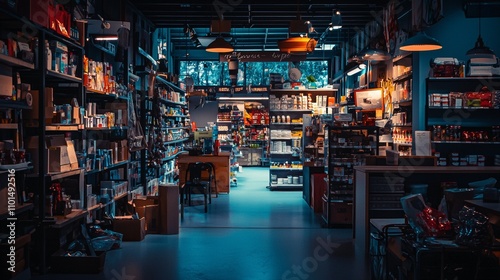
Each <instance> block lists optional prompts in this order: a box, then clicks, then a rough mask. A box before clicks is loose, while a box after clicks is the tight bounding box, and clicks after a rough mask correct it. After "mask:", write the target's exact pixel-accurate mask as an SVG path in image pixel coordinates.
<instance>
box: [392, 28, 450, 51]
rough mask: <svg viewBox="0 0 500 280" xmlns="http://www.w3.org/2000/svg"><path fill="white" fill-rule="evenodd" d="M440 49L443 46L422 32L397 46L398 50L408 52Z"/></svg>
mask: <svg viewBox="0 0 500 280" xmlns="http://www.w3.org/2000/svg"><path fill="white" fill-rule="evenodd" d="M442 48H443V46H442V45H441V44H440V43H439V42H438V40H436V39H434V38H432V37H430V36H428V35H427V34H425V33H424V32H419V33H418V34H417V35H415V36H413V37H411V38H409V39H408V40H406V41H405V42H404V43H403V44H401V46H399V49H400V50H402V51H409V52H424V51H435V50H439V49H442Z"/></svg>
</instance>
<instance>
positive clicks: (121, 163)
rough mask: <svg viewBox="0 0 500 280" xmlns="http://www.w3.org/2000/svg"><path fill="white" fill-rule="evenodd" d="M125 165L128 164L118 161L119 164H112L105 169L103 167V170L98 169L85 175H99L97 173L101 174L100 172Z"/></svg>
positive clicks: (126, 161)
mask: <svg viewBox="0 0 500 280" xmlns="http://www.w3.org/2000/svg"><path fill="white" fill-rule="evenodd" d="M127 163H129V161H128V160H124V161H120V162H118V163H115V164H112V165H110V166H106V167H104V168H103V169H100V170H97V169H95V170H90V171H87V172H85V175H90V174H95V173H99V172H102V171H106V170H110V169H114V168H117V167H120V166H122V165H125V164H127Z"/></svg>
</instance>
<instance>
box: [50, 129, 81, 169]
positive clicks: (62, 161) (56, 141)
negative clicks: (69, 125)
mask: <svg viewBox="0 0 500 280" xmlns="http://www.w3.org/2000/svg"><path fill="white" fill-rule="evenodd" d="M46 142H47V149H48V161H49V164H48V167H49V168H48V170H49V172H65V171H70V170H71V163H70V159H69V153H68V144H67V142H66V139H65V138H64V135H54V136H47V138H46ZM73 153H75V150H74V148H73Z"/></svg>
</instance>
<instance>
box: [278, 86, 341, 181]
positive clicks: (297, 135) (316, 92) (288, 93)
mask: <svg viewBox="0 0 500 280" xmlns="http://www.w3.org/2000/svg"><path fill="white" fill-rule="evenodd" d="M335 92H336V89H303V90H292V89H289V90H286V89H274V90H271V92H270V98H269V101H270V106H269V107H270V110H269V118H270V124H269V135H270V144H269V155H270V157H269V158H270V178H269V187H270V189H271V190H302V189H303V182H304V178H303V163H302V157H303V153H304V151H303V147H302V146H303V144H302V139H303V130H302V129H303V128H302V126H303V123H304V120H303V117H304V115H305V114H306V115H307V114H311V113H313V110H314V109H315V108H317V107H326V106H327V105H328V102H329V98H330V102H331V101H333V99H332V98H334V96H333V94H334V93H335Z"/></svg>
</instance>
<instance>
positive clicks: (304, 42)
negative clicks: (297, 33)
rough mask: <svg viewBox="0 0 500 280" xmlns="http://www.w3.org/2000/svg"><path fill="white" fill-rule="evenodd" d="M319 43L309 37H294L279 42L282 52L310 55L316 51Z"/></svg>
mask: <svg viewBox="0 0 500 280" xmlns="http://www.w3.org/2000/svg"><path fill="white" fill-rule="evenodd" d="M317 43H318V42H317V41H316V40H315V39H314V38H309V37H292V38H287V39H284V40H280V41H278V48H279V49H280V52H284V53H309V52H312V51H314V49H315V48H316V44H317Z"/></svg>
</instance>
